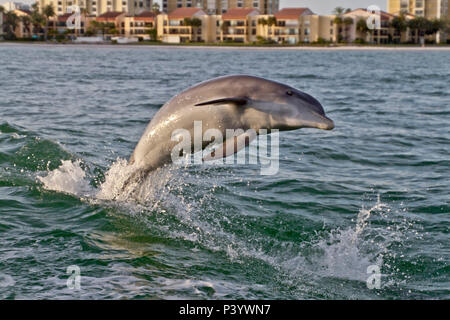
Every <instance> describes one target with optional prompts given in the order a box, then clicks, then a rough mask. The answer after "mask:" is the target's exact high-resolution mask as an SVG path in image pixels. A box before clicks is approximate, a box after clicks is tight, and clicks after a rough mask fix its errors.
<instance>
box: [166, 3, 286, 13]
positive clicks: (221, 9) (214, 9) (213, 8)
mask: <svg viewBox="0 0 450 320" xmlns="http://www.w3.org/2000/svg"><path fill="white" fill-rule="evenodd" d="M279 6H280V1H279V0H163V2H162V11H163V12H168V13H171V12H172V11H174V10H175V9H178V8H201V9H203V11H205V12H206V13H208V14H223V13H225V12H227V11H228V10H230V9H242V8H246V9H248V8H253V9H257V10H258V11H259V12H260V13H261V14H274V13H276V12H277V11H278V9H279Z"/></svg>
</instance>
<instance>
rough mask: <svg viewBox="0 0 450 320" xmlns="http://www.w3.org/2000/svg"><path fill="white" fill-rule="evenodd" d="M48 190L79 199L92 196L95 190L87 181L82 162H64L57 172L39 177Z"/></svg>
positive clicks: (49, 172)
mask: <svg viewBox="0 0 450 320" xmlns="http://www.w3.org/2000/svg"><path fill="white" fill-rule="evenodd" d="M37 179H38V180H39V181H40V182H42V184H43V185H44V188H45V189H47V190H52V191H58V192H63V193H68V194H72V195H76V196H79V197H83V196H90V195H92V193H93V188H92V186H91V185H90V184H89V181H88V180H87V179H86V173H85V171H84V170H83V169H82V167H81V160H76V161H71V160H62V161H61V165H60V166H59V167H58V168H56V169H55V170H52V171H48V172H47V175H45V176H37Z"/></svg>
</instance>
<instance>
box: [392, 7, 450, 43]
mask: <svg viewBox="0 0 450 320" xmlns="http://www.w3.org/2000/svg"><path fill="white" fill-rule="evenodd" d="M449 2H450V0H387V7H388V12H389V13H390V14H394V15H399V14H410V15H414V16H416V17H424V18H426V19H430V20H433V19H443V20H447V21H450V10H449ZM410 37H413V35H410ZM416 37H417V36H416ZM447 39H449V37H448V35H447V34H446V33H445V32H443V31H440V32H438V33H437V34H436V36H435V38H434V39H433V40H434V41H436V42H437V43H440V42H446V40H447Z"/></svg>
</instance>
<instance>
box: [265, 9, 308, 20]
mask: <svg viewBox="0 0 450 320" xmlns="http://www.w3.org/2000/svg"><path fill="white" fill-rule="evenodd" d="M309 14H313V12H312V11H311V10H310V9H309V8H284V9H282V10H280V11H278V12H277V13H275V14H274V16H275V18H276V19H286V20H291V19H292V20H295V19H298V17H300V16H303V15H309Z"/></svg>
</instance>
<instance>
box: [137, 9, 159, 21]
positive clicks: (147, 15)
mask: <svg viewBox="0 0 450 320" xmlns="http://www.w3.org/2000/svg"><path fill="white" fill-rule="evenodd" d="M155 17H156V15H155V14H154V13H153V12H151V11H143V12H141V13H139V14H138V15H137V16H135V17H134V20H145V21H154V20H155Z"/></svg>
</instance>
